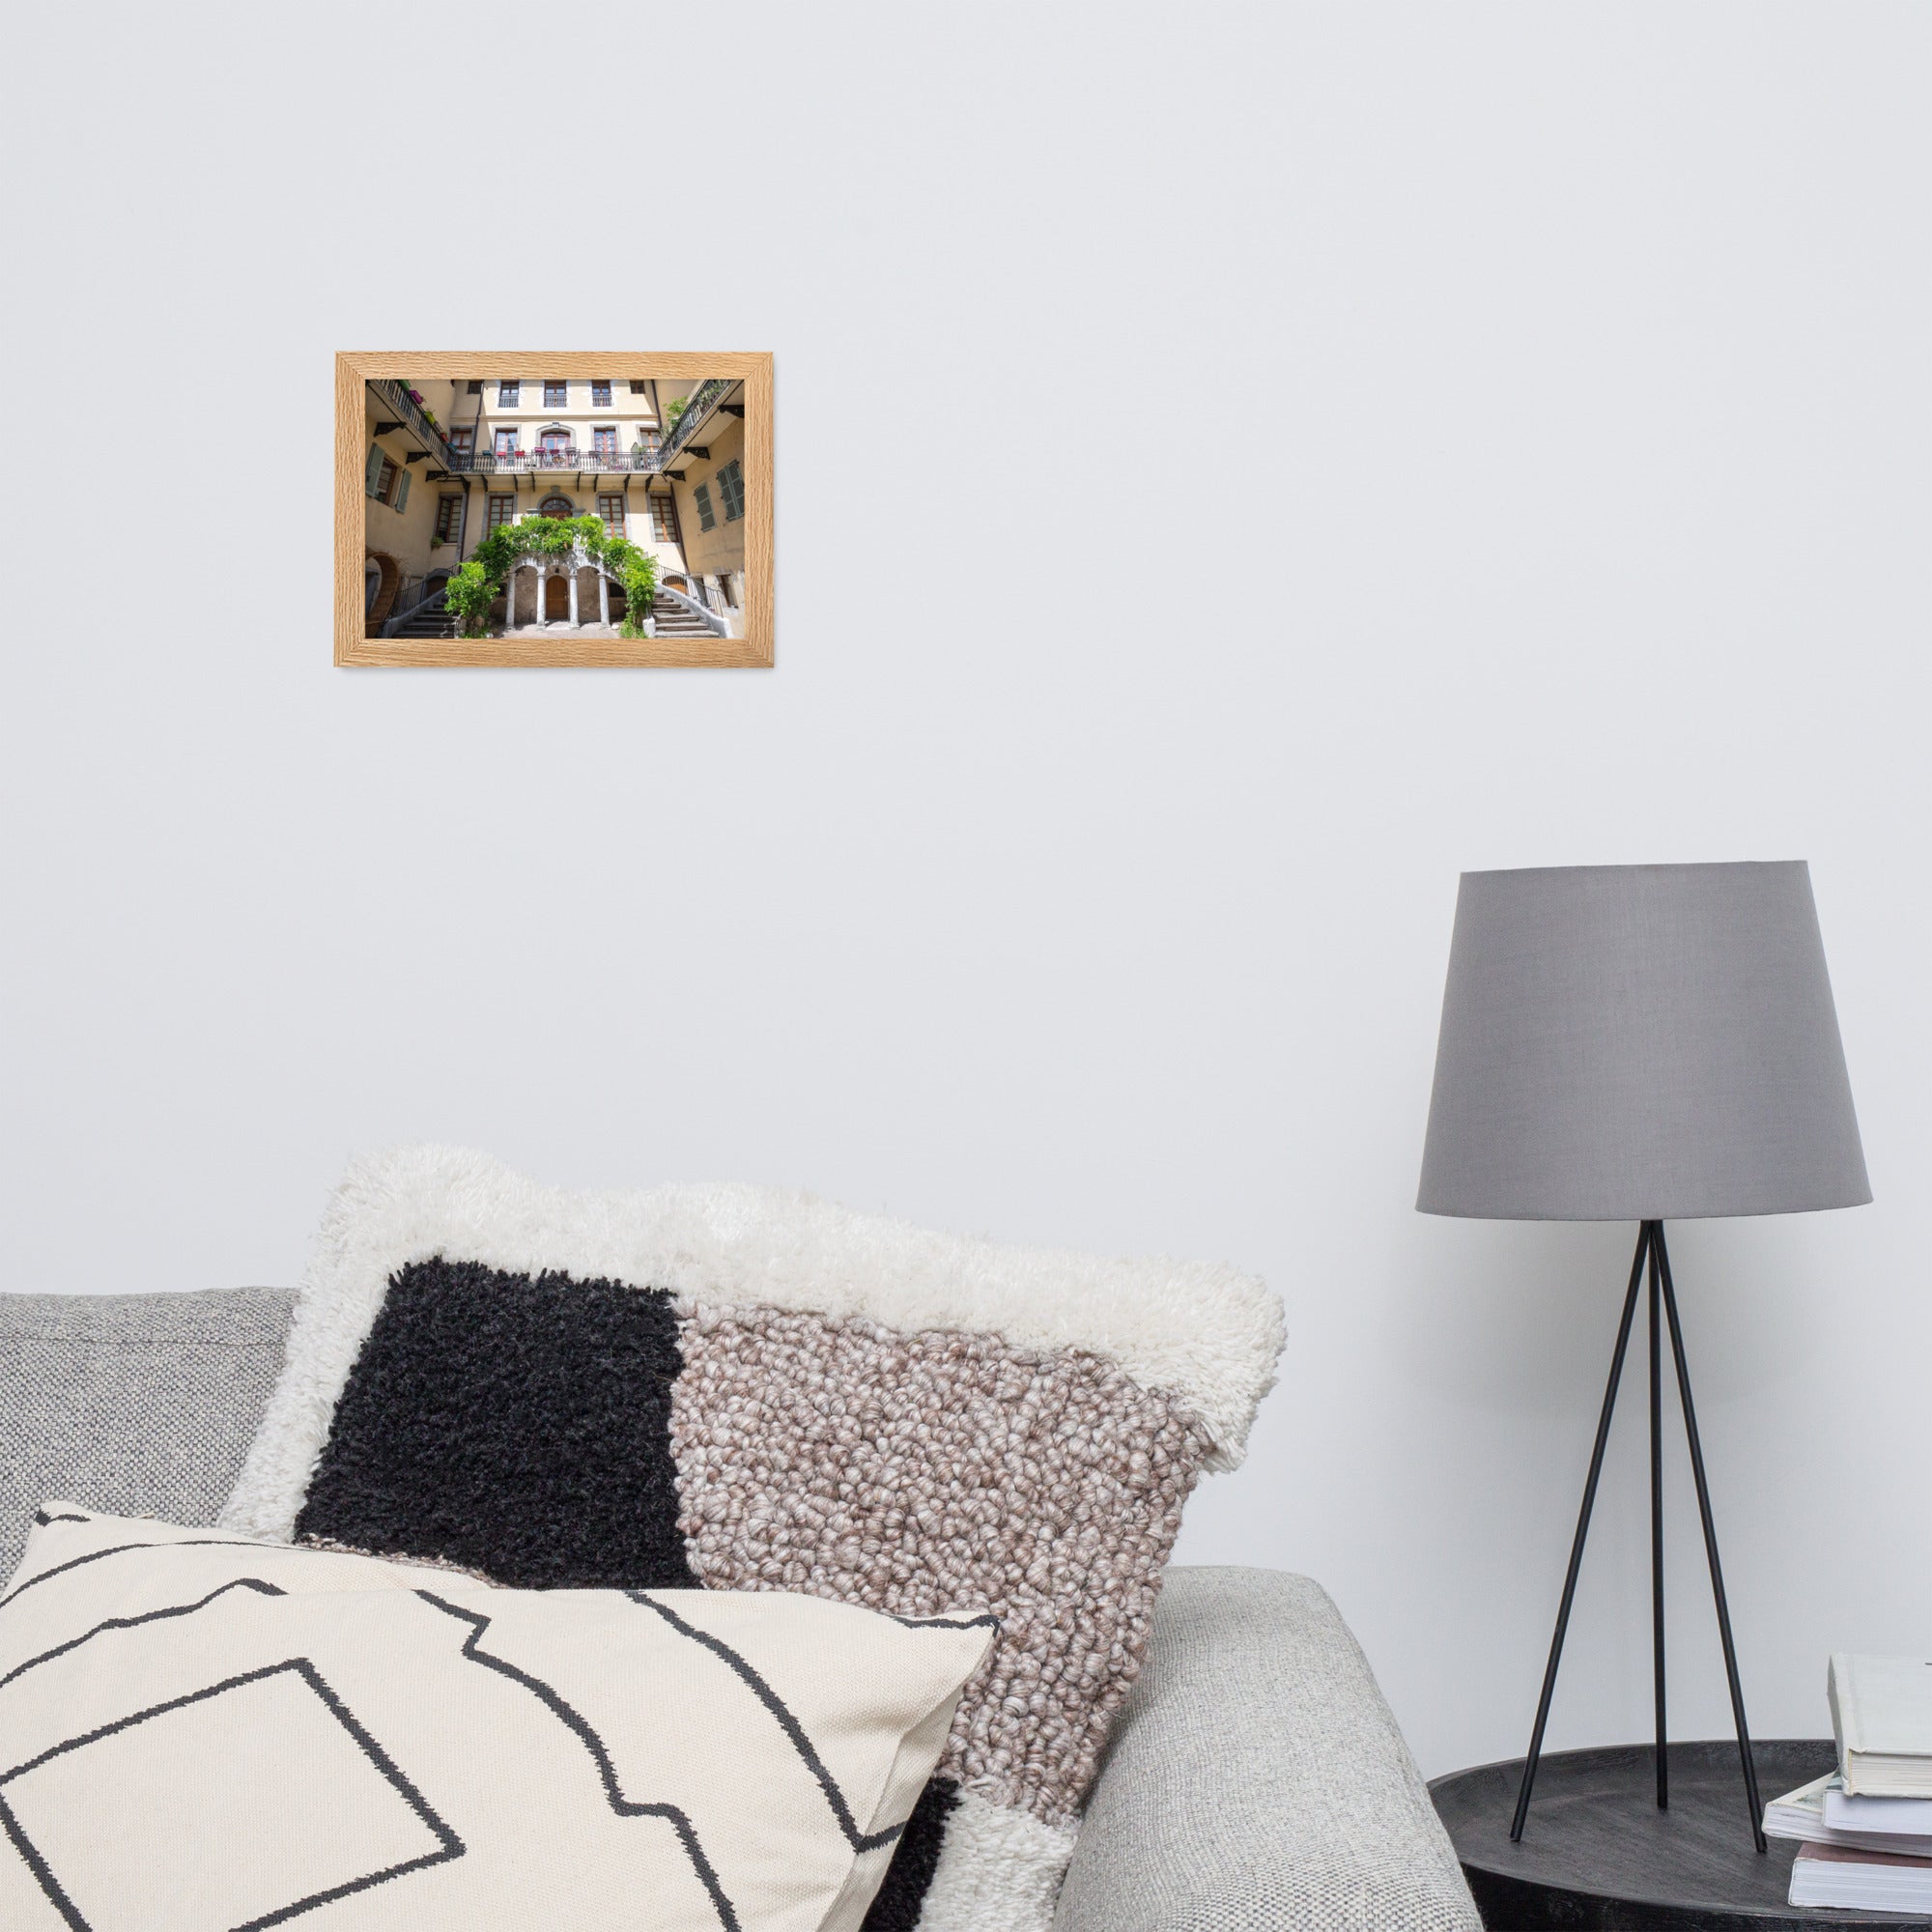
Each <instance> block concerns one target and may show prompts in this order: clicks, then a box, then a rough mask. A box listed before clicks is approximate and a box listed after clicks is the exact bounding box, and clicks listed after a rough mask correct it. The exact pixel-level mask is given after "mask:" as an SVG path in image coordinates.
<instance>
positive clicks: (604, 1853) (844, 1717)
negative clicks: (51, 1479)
mask: <svg viewBox="0 0 1932 1932" xmlns="http://www.w3.org/2000/svg"><path fill="white" fill-rule="evenodd" d="M991 1636H992V1626H991V1620H990V1619H989V1618H986V1617H983V1616H981V1617H975V1618H964V1617H962V1618H957V1619H949V1620H931V1621H924V1622H908V1621H903V1620H899V1619H895V1618H892V1617H887V1616H882V1615H879V1614H876V1613H874V1612H872V1611H869V1610H864V1609H859V1608H856V1607H852V1606H850V1605H840V1604H831V1603H825V1602H822V1601H820V1600H818V1599H815V1598H810V1597H802V1596H790V1595H785V1594H781V1593H757V1594H740V1593H734V1592H726V1591H713V1590H650V1591H645V1590H630V1591H625V1590H555V1591H529V1590H504V1589H497V1588H494V1587H493V1586H491V1585H489V1584H487V1583H483V1582H479V1581H477V1580H475V1579H473V1578H471V1577H467V1576H464V1575H460V1574H456V1573H452V1572H449V1571H443V1570H431V1569H425V1568H422V1567H420V1566H416V1565H410V1564H404V1563H395V1562H387V1561H381V1560H378V1559H376V1558H372V1557H365V1556H356V1555H351V1554H346V1553H336V1552H333V1551H322V1550H314V1549H294V1548H286V1547H283V1546H278V1545H265V1544H260V1543H256V1542H252V1541H249V1540H244V1539H241V1538H237V1537H234V1536H232V1535H228V1534H224V1533H223V1532H220V1531H215V1530H196V1529H184V1528H178V1527H175V1526H173V1525H170V1524H164V1523H156V1522H147V1521H139V1520H127V1519H122V1518H115V1517H103V1516H98V1515H96V1514H94V1513H93V1512H91V1511H87V1510H83V1509H80V1508H78V1507H76V1506H74V1505H72V1504H68V1503H49V1504H48V1505H47V1506H46V1508H45V1509H44V1510H43V1511H42V1512H41V1513H40V1515H39V1517H38V1518H37V1526H36V1528H35V1531H34V1534H33V1537H32V1539H31V1540H30V1542H29V1543H28V1546H27V1552H26V1555H25V1557H24V1559H23V1560H22V1562H21V1565H20V1568H19V1570H18V1572H17V1573H16V1574H15V1576H14V1580H13V1582H12V1584H11V1586H10V1587H9V1589H8V1591H7V1593H6V1594H5V1596H0V1827H4V1832H5V1836H6V1839H7V1844H6V1845H4V1846H0V1925H5V1926H7V1927H8V1928H9V1932H43V1928H44V1932H73V1929H74V1928H76V1927H84V1928H86V1932H229V1928H245V1929H246V1932H258V1928H267V1927H270V1926H275V1925H280V1924H282V1923H284V1922H286V1921H289V1920H292V1919H300V1920H301V1921H302V1922H303V1923H304V1924H309V1923H313V1925H314V1926H315V1928H316V1932H442V1928H445V1927H446V1928H450V1932H459V1928H460V1932H497V1928H503V1932H511V1928H515V1932H530V1929H531V1928H535V1927H547V1926H556V1927H564V1926H568V1927H570V1928H571V1929H572V1932H605V1928H609V1932H617V1928H619V1927H622V1928H625V1932H645V1928H648V1929H649V1932H687V1928H689V1929H690V1932H714V1928H718V1927H724V1928H725V1932H849V1928H853V1927H856V1926H858V1925H859V1923H860V1921H861V1920H862V1919H863V1918H864V1917H865V1914H866V1910H867V1905H868V1903H869V1902H870V1900H871V1898H872V1895H873V1893H874V1891H875V1890H876V1889H877V1887H878V1884H879V1881H880V1879H881V1877H882V1876H883V1874H884V1872H885V1868H886V1865H887V1863H888V1861H890V1859H891V1855H892V1848H893V1845H894V1843H895V1840H896V1838H897V1835H898V1832H899V1829H900V1828H901V1827H902V1826H903V1824H904V1822H905V1820H906V1818H907V1816H908V1815H909V1814H910V1812H911V1810H912V1807H913V1804H914V1803H915V1801H916V1800H917V1798H918V1796H919V1793H920V1791H921V1789H922V1787H923V1784H924V1782H925V1780H926V1777H927V1776H928V1775H929V1774H930V1773H931V1770H932V1767H933V1763H934V1761H935V1759H936V1758H937V1756H938V1754H939V1751H940V1748H941V1747H942V1746H943V1745H944V1743H945V1741H946V1735H947V1729H948V1726H949V1725H950V1723H951V1721H952V1712H953V1707H954V1705H955V1704H956V1703H957V1701H958V1697H959V1691H960V1688H961V1686H962V1685H963V1684H964V1683H965V1681H966V1679H967V1678H968V1677H969V1676H971V1675H972V1673H973V1671H974V1670H975V1668H976V1667H977V1666H978V1665H979V1663H980V1660H981V1659H982V1658H983V1657H984V1655H985V1652H986V1648H987V1645H988V1643H989V1641H990V1640H991Z"/></svg>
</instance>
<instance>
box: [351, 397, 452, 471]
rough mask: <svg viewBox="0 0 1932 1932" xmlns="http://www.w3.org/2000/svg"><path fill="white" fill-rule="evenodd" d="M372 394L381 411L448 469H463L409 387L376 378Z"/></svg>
mask: <svg viewBox="0 0 1932 1932" xmlns="http://www.w3.org/2000/svg"><path fill="white" fill-rule="evenodd" d="M369 391H370V394H371V395H372V396H373V397H374V398H375V400H376V404H377V406H378V408H379V409H382V410H384V411H386V412H388V414H389V415H390V416H391V417H392V418H394V420H396V421H397V422H400V423H401V424H402V425H403V426H404V427H405V428H406V429H407V430H408V431H409V432H410V434H411V435H412V436H413V437H414V438H415V440H417V441H418V442H419V443H421V444H422V446H423V447H424V448H425V449H426V450H428V451H429V453H430V455H431V456H432V457H433V458H435V460H436V461H437V462H438V463H440V465H441V466H442V467H443V468H444V469H457V468H459V467H460V466H459V464H458V462H457V459H456V458H455V457H454V456H452V455H451V454H450V450H449V444H448V443H446V442H445V441H444V440H443V439H442V432H441V431H440V429H438V428H437V426H436V425H435V424H434V423H433V422H431V421H430V419H429V417H428V416H427V415H426V414H425V413H424V412H423V409H422V406H421V404H419V403H418V402H416V401H415V399H414V398H413V397H412V395H411V394H410V391H409V384H406V383H398V382H394V381H392V380H391V379H390V378H388V377H386V376H379V377H375V378H372V379H371V381H370V384H369Z"/></svg>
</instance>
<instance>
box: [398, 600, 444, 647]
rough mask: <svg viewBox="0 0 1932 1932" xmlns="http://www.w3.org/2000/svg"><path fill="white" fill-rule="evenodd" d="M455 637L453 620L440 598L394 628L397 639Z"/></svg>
mask: <svg viewBox="0 0 1932 1932" xmlns="http://www.w3.org/2000/svg"><path fill="white" fill-rule="evenodd" d="M455 635H456V628H455V619H454V618H453V617H452V616H451V615H450V613H449V611H448V608H447V607H446V606H445V605H444V603H443V601H442V599H441V598H440V597H439V598H438V599H437V600H436V602H435V603H434V604H431V605H426V606H424V608H423V609H422V610H420V611H416V612H415V613H414V614H413V615H412V616H409V617H405V618H404V619H403V621H402V622H401V623H400V624H399V625H397V627H396V636H397V637H399V638H453V637H454V636H455Z"/></svg>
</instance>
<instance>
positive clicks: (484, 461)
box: [449, 445, 658, 476]
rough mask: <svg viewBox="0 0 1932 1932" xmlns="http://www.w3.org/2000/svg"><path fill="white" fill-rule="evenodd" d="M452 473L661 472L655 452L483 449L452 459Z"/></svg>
mask: <svg viewBox="0 0 1932 1932" xmlns="http://www.w3.org/2000/svg"><path fill="white" fill-rule="evenodd" d="M449 467H450V468H451V469H464V470H501V471H506V472H508V471H518V472H524V473H527V472H529V471H530V470H534V469H581V470H582V471H583V472H584V474H585V475H588V474H589V473H590V471H591V470H593V469H594V470H596V471H597V473H598V474H599V475H600V476H617V475H621V474H623V473H624V471H626V470H631V471H634V472H637V473H639V474H645V475H648V474H650V473H652V472H653V471H655V470H656V469H657V468H658V452H657V451H656V450H654V449H649V448H646V449H639V450H628V449H597V448H595V447H593V448H590V449H579V448H577V447H576V446H575V445H573V446H572V447H571V448H569V449H509V450H502V449H482V450H478V451H476V452H475V453H474V454H473V455H452V456H451V457H450V459H449Z"/></svg>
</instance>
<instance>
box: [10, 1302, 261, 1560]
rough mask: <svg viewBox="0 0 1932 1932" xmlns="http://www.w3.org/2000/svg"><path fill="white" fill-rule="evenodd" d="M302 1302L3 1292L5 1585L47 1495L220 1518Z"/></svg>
mask: <svg viewBox="0 0 1932 1932" xmlns="http://www.w3.org/2000/svg"><path fill="white" fill-rule="evenodd" d="M294 1301H295V1296H294V1295H293V1293H289V1292H287V1291H284V1290H279V1289H267V1288H237V1289H221V1290H213V1291H210V1292H207V1293H195V1294H0V1578H4V1577H7V1576H9V1575H11V1573H12V1572H13V1569H14V1564H16V1563H17V1562H18V1561H19V1558H20V1550H21V1548H22V1546H23V1544H24V1543H25V1541H26V1535H27V1529H28V1525H29V1523H30V1522H31V1521H32V1519H33V1514H34V1511H35V1509H36V1508H37V1507H38V1506H39V1505H40V1504H41V1503H42V1502H43V1501H44V1500H45V1499H46V1498H47V1497H48V1496H71V1497H72V1498H73V1499H74V1500H75V1501H77V1502H82V1503H86V1504H88V1505H90V1506H91V1507H93V1508H96V1509H101V1510H107V1511H110V1512H112V1513H113V1514H115V1515H120V1516H152V1517H162V1518H165V1519H167V1520H170V1521H173V1522H185V1523H206V1522H212V1521H213V1520H214V1517H215V1514H216V1513H217V1512H218V1511H219V1509H220V1508H221V1504H222V1500H223V1498H224V1497H225V1496H226V1495H227V1494H228V1492H229V1490H230V1489H231V1488H232V1487H233V1485H234V1482H235V1478H236V1474H237V1472H238V1471H239V1470H240V1469H241V1458H242V1455H243V1453H244V1452H245V1451H246V1449H247V1446H248V1442H249V1438H250V1437H251V1436H252V1435H254V1433H255V1426H256V1424H257V1422H258V1421H259V1420H260V1418H261V1414H262V1407H263V1405H264V1403H266V1402H267V1400H268V1396H269V1390H270V1388H271V1387H272V1386H273V1383H274V1379H275V1375H276V1372H277V1371H278V1370H279V1369H280V1367H281V1361H282V1344H283V1340H284V1337H285V1335H286V1333H287V1329H288V1322H289V1312H290V1309H291V1308H292V1306H293V1305H294Z"/></svg>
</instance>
